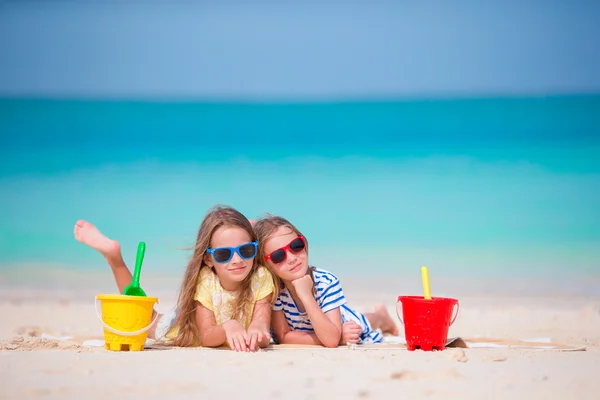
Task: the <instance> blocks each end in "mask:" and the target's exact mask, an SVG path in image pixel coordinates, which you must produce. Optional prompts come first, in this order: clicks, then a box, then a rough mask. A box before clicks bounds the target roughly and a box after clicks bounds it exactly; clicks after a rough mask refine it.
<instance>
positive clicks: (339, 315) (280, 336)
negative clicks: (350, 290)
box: [254, 216, 398, 347]
mask: <svg viewBox="0 0 600 400" xmlns="http://www.w3.org/2000/svg"><path fill="white" fill-rule="evenodd" d="M254 231H255V232H256V236H257V239H258V242H259V251H258V258H259V260H260V261H261V262H263V263H265V265H266V266H267V268H269V270H270V271H271V272H272V274H273V275H274V276H275V277H276V280H277V281H278V282H276V284H275V289H274V296H275V298H276V300H275V302H274V304H273V307H272V310H273V312H272V316H271V327H272V331H273V334H274V336H275V337H274V339H275V340H276V341H277V342H278V343H281V344H316V345H323V346H325V347H337V346H338V345H340V344H347V343H352V344H357V343H358V344H366V343H380V342H381V341H382V339H383V336H382V333H390V334H393V335H397V334H398V328H397V327H396V325H395V324H394V321H393V320H392V318H391V317H390V314H389V313H388V312H387V310H386V308H385V307H384V306H383V305H378V306H377V307H376V309H375V312H374V313H369V314H362V313H360V312H358V311H356V310H354V309H352V308H351V307H349V306H348V304H347V302H346V297H345V296H344V292H343V290H342V286H341V284H340V282H339V280H338V278H337V277H336V276H335V275H334V274H332V273H331V272H329V271H326V270H324V269H320V268H315V267H311V266H309V263H308V242H307V240H306V238H305V237H304V235H302V233H301V232H300V231H299V230H298V229H297V228H296V227H295V226H294V225H292V223H290V222H289V221H288V220H286V219H285V218H282V217H278V216H267V217H265V218H262V219H260V220H258V221H256V222H255V224H254ZM378 329H379V330H381V332H379V330H378Z"/></svg>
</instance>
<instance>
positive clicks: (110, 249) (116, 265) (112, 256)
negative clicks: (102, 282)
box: [74, 220, 162, 339]
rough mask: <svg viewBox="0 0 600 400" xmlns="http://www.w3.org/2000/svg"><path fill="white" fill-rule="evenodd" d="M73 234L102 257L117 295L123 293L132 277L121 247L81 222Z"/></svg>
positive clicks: (153, 334)
mask: <svg viewBox="0 0 600 400" xmlns="http://www.w3.org/2000/svg"><path fill="white" fill-rule="evenodd" d="M74 232H75V239H77V240H78V241H79V242H81V243H83V244H86V245H88V246H90V247H91V248H92V249H94V250H96V251H98V252H99V253H100V254H102V255H103V256H104V258H105V259H106V262H108V265H110V268H111V269H112V273H113V276H114V277H115V282H116V283H117V287H118V288H119V293H123V290H124V289H125V287H126V286H127V285H129V284H130V283H131V279H132V275H131V272H130V271H129V269H128V268H127V265H126V264H125V261H123V255H122V254H121V245H120V244H119V242H117V241H116V240H111V239H109V238H107V237H106V236H104V235H103V234H102V232H100V231H99V230H98V228H96V227H95V226H94V225H92V224H90V223H89V222H87V221H83V220H79V221H77V223H76V224H75V229H74ZM155 315H156V311H153V312H152V318H154V317H155ZM161 317H162V315H159V316H158V318H156V323H155V324H154V325H153V326H152V328H150V330H149V331H148V337H149V338H151V339H154V338H155V331H156V325H157V323H158V321H160V319H161Z"/></svg>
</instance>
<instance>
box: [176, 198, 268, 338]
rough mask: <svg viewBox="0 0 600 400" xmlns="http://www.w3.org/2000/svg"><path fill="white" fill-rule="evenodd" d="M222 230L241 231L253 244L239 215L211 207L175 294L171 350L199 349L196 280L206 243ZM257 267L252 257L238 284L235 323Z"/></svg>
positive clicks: (225, 208) (252, 236) (249, 294)
mask: <svg viewBox="0 0 600 400" xmlns="http://www.w3.org/2000/svg"><path fill="white" fill-rule="evenodd" d="M222 226H229V227H236V228H241V229H243V230H245V231H246V232H248V235H250V240H251V241H255V240H256V235H255V234H254V230H253V229H252V225H251V224H250V221H248V219H247V218H246V217H244V216H243V215H242V214H241V213H240V212H239V211H237V210H236V209H234V208H232V207H229V206H215V207H213V208H212V209H210V210H209V211H208V213H207V214H206V216H205V217H204V220H203V221H202V224H201V225H200V228H199V229H198V236H197V239H196V245H195V246H194V253H193V255H192V258H191V259H190V261H189V262H188V265H187V268H186V270H185V275H184V277H183V283H182V284H181V289H180V291H179V298H178V301H177V319H176V320H175V326H176V327H177V336H176V337H175V339H174V340H173V344H174V345H175V346H180V347H193V346H198V345H201V338H200V334H199V332H198V326H197V324H196V313H195V311H196V300H195V299H194V297H195V294H196V287H197V285H198V277H199V275H200V270H201V269H202V267H204V266H205V265H206V264H205V262H204V255H205V254H206V250H207V249H208V248H209V247H210V241H211V239H212V236H213V234H214V233H215V231H216V230H217V229H219V228H220V227H222ZM257 265H258V260H257V257H254V260H253V262H252V269H251V270H250V272H249V273H248V276H246V278H245V279H244V280H243V281H242V286H241V289H240V292H239V294H238V296H237V298H236V300H235V303H234V306H233V318H234V319H236V320H238V321H243V319H242V318H244V317H245V310H246V307H245V306H246V304H247V303H248V302H251V301H252V287H251V285H250V283H251V280H252V276H253V275H254V273H255V271H256V268H257Z"/></svg>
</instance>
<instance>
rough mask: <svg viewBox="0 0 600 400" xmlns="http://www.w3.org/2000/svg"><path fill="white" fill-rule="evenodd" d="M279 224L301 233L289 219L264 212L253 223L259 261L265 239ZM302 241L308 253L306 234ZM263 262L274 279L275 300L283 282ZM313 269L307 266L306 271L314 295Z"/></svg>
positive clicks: (267, 264)
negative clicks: (263, 214)
mask: <svg viewBox="0 0 600 400" xmlns="http://www.w3.org/2000/svg"><path fill="white" fill-rule="evenodd" d="M281 226H285V227H287V228H289V229H290V230H291V231H292V232H294V233H295V234H297V235H302V232H300V230H299V229H298V228H296V227H295V226H294V225H293V224H292V223H291V222H290V221H288V220H287V219H285V218H283V217H280V216H277V215H271V214H266V215H265V216H264V217H262V218H260V219H259V220H258V221H256V223H255V224H254V232H256V237H257V239H258V254H257V255H256V258H258V259H259V260H260V261H261V263H262V262H263V260H264V259H265V256H266V254H265V243H266V242H267V240H269V238H270V237H271V235H273V233H274V232H275V231H276V230H277V228H279V227H281ZM302 236H304V235H302ZM304 241H305V243H306V252H307V253H308V239H306V236H304ZM264 264H265V266H266V267H267V268H268V269H269V271H270V272H271V275H273V280H274V281H275V289H274V290H273V301H275V300H276V299H277V297H279V291H280V290H281V289H283V282H282V281H281V279H279V277H278V276H277V274H276V272H275V271H274V270H273V268H271V267H270V266H269V263H268V262H266V261H264ZM314 269H315V267H309V268H308V271H307V272H306V273H307V274H310V277H311V279H312V281H313V294H314V295H315V296H316V295H317V288H316V286H315V277H314V276H313V270H314Z"/></svg>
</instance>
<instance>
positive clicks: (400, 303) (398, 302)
mask: <svg viewBox="0 0 600 400" xmlns="http://www.w3.org/2000/svg"><path fill="white" fill-rule="evenodd" d="M398 306H402V302H401V301H400V300H398V301H397V302H396V315H397V316H398V319H399V320H400V323H401V324H402V325H404V321H402V317H401V316H400V310H399V309H398Z"/></svg>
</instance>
